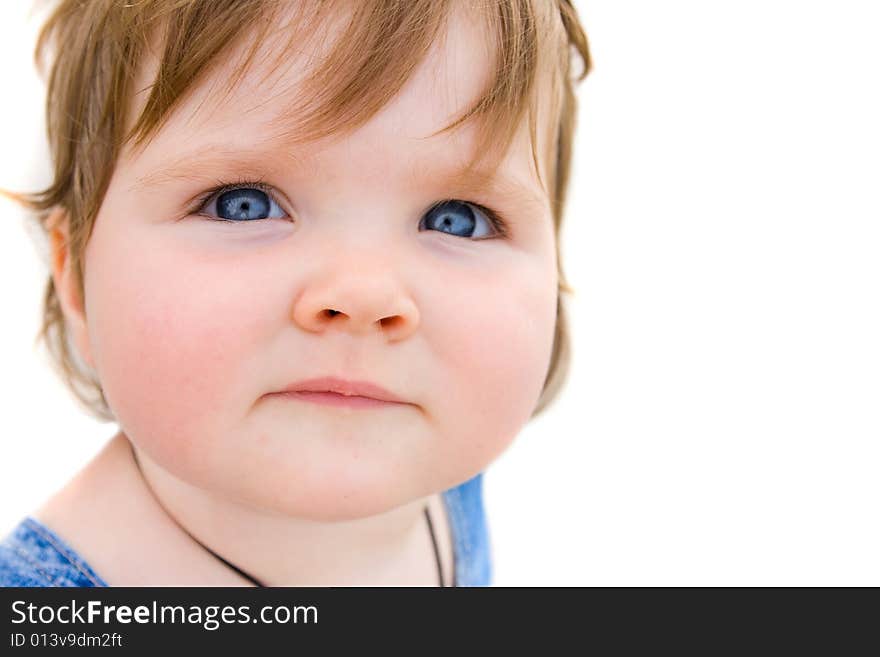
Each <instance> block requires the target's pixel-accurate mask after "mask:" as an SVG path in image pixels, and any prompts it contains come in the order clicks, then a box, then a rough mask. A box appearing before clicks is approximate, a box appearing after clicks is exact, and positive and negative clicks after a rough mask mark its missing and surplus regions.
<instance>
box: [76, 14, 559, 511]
mask: <svg viewBox="0 0 880 657" xmlns="http://www.w3.org/2000/svg"><path fill="white" fill-rule="evenodd" d="M451 24H452V29H451V32H450V34H449V35H448V38H447V41H446V43H445V44H443V43H442V42H438V43H437V44H435V46H434V49H433V50H432V52H431V54H430V56H429V58H428V59H427V61H426V63H425V65H424V66H423V67H422V68H420V69H419V70H418V72H417V74H416V75H415V77H414V78H413V79H412V80H411V82H410V83H409V84H408V85H407V86H406V87H405V88H404V90H403V92H402V93H401V94H400V96H398V97H397V98H396V99H394V100H393V101H392V102H391V104H389V105H388V106H386V107H385V108H384V109H383V110H382V112H381V113H380V114H379V115H377V116H375V117H374V118H373V119H372V120H371V121H370V122H369V123H368V124H367V125H365V126H364V127H363V128H361V129H360V130H359V131H357V132H356V133H354V134H353V135H352V136H351V137H349V138H345V139H342V140H335V141H334V140H325V141H323V142H321V143H313V144H309V145H308V146H307V147H302V146H298V147H295V148H292V147H289V146H285V145H284V144H282V143H280V142H277V141H271V140H267V139H266V136H267V130H266V128H265V127H264V126H263V124H264V123H266V122H267V121H269V120H270V119H274V118H276V117H277V116H278V115H279V114H280V113H282V112H283V109H284V108H283V99H282V95H279V94H280V92H281V91H283V90H288V89H289V88H291V85H295V84H296V82H297V80H298V79H299V78H300V76H301V74H302V70H303V69H302V68H301V67H302V66H304V65H305V63H304V62H297V61H296V60H293V59H291V60H290V61H291V67H290V68H289V70H286V71H283V72H279V73H278V74H276V76H275V77H273V78H272V80H273V82H272V83H266V82H260V81H259V76H252V77H251V78H249V79H247V80H245V81H244V82H243V83H242V84H241V85H240V86H239V88H238V89H237V91H236V92H235V94H234V95H233V96H232V97H230V99H229V101H228V102H227V103H225V104H220V103H219V102H218V101H217V100H216V99H217V98H219V95H218V93H217V91H216V89H212V83H211V82H209V83H208V84H206V85H204V86H202V87H200V88H199V90H198V93H196V95H195V96H194V97H191V98H190V99H189V100H188V102H187V103H185V105H183V106H182V107H180V108H179V109H178V110H177V111H176V113H175V115H174V116H173V117H172V119H171V121H170V123H168V124H167V125H166V126H165V127H163V129H162V130H161V132H160V133H159V135H158V137H157V139H156V140H155V141H154V142H152V143H150V144H149V146H148V147H147V148H146V150H144V151H143V152H142V153H138V154H137V156H136V157H135V156H132V154H131V153H130V152H128V151H126V152H125V153H124V154H123V158H122V159H121V161H120V162H119V164H118V166H117V168H116V170H115V173H114V176H113V179H112V181H111V184H110V187H109V189H108V191H107V194H106V197H105V200H104V202H103V205H102V207H101V210H100V213H99V215H98V218H97V221H96V224H95V228H94V232H93V234H92V237H91V239H90V241H89V244H88V247H87V249H86V254H85V294H86V308H85V309H86V317H87V325H86V326H87V343H86V344H85V345H82V346H81V348H82V349H84V351H85V353H86V354H87V355H86V358H87V360H88V361H89V362H91V363H92V365H93V367H94V368H95V370H96V371H97V373H98V375H99V377H100V380H101V382H102V384H103V387H104V391H105V395H106V397H107V400H108V403H109V404H110V406H111V407H112V409H113V410H114V411H115V413H116V416H117V418H118V420H119V424H120V427H121V428H122V429H123V430H124V431H125V432H126V434H127V435H128V436H129V438H130V439H131V440H132V441H133V442H134V443H135V444H136V445H138V447H139V448H141V449H142V450H144V452H145V453H146V454H148V455H149V456H150V457H151V458H152V459H153V460H154V461H156V462H157V463H158V464H159V465H161V466H162V467H164V468H165V469H166V470H168V471H169V472H171V473H172V474H174V475H176V476H178V477H179V478H181V479H183V480H185V481H187V482H189V483H191V484H194V485H196V486H198V487H200V488H203V489H205V490H209V491H213V492H215V493H217V494H220V495H223V496H228V497H230V498H234V499H237V500H239V501H241V502H244V503H246V504H248V505H251V506H255V507H259V508H264V509H272V510H275V511H280V512H283V513H288V514H292V515H298V516H300V517H310V518H314V519H321V518H323V519H331V518H337V519H341V518H354V517H359V516H364V515H369V514H373V513H378V512H381V511H384V510H388V509H390V508H393V507H395V506H397V505H399V504H403V503H405V502H408V501H410V500H412V499H415V498H417V497H420V496H425V495H428V494H431V493H433V492H436V491H439V490H443V489H446V488H448V487H450V486H453V485H456V484H458V483H460V482H462V481H464V480H465V479H467V478H469V477H471V476H473V475H475V474H477V473H478V472H480V471H482V470H483V469H484V468H485V467H486V466H487V465H488V464H489V463H490V462H491V461H492V460H493V459H494V458H496V457H497V456H498V455H499V454H500V453H501V452H502V451H503V450H504V449H505V448H506V447H507V446H508V445H509V444H510V442H511V441H512V440H513V438H514V437H515V435H516V434H517V433H518V431H519V430H520V429H521V428H522V426H523V425H524V423H525V422H526V421H527V420H528V418H529V417H530V415H531V412H532V410H533V408H534V407H535V404H536V402H537V400H538V397H539V395H540V392H541V388H542V384H543V381H544V377H545V375H546V373H547V370H548V366H549V362H550V354H551V347H552V341H553V331H554V325H555V316H556V298H557V292H556V291H557V273H556V272H557V268H556V256H555V242H554V239H555V238H554V229H553V221H552V215H551V212H550V207H549V203H548V202H547V200H546V196H545V195H544V193H543V191H542V190H541V187H540V184H539V183H538V181H537V178H536V177H535V176H534V172H533V171H532V169H531V167H530V160H531V154H530V150H529V142H528V138H527V128H526V127H525V126H524V130H523V132H522V133H521V135H520V137H519V138H518V140H517V142H516V143H515V144H514V147H513V148H512V150H511V151H510V153H509V156H508V157H507V159H506V160H505V161H504V163H503V164H502V166H501V168H500V169H499V176H500V177H504V178H508V179H512V180H514V181H517V182H518V183H520V184H521V185H522V186H523V187H524V188H525V189H526V190H527V191H525V192H523V193H522V194H519V195H516V194H511V193H510V192H506V191H505V192H492V191H491V190H487V191H486V192H485V193H480V194H474V193H472V192H468V195H467V196H463V195H462V194H460V193H459V191H458V190H457V189H456V187H454V186H450V185H447V184H445V183H444V182H443V181H442V176H443V174H444V173H450V172H453V171H455V169H456V167H460V166H461V165H463V164H465V163H466V162H467V161H468V159H469V156H470V155H471V145H472V143H473V142H472V140H473V138H474V136H475V133H474V132H473V130H472V128H471V127H469V126H468V127H466V128H464V129H462V130H460V131H459V132H456V133H452V134H449V133H447V134H444V135H441V136H437V137H434V138H432V139H422V138H423V137H426V136H427V135H428V134H430V133H432V132H433V131H435V130H437V129H439V128H441V127H443V126H445V125H447V124H448V123H449V121H450V120H451V119H452V118H453V117H454V116H456V115H457V113H458V112H460V111H461V110H462V109H464V108H465V107H466V106H468V105H469V104H470V103H471V101H472V100H474V99H475V98H476V97H477V94H478V92H479V90H480V88H481V86H482V85H483V84H484V83H485V81H486V80H487V79H488V75H489V60H488V44H487V40H486V37H485V36H484V35H483V33H482V31H481V29H480V28H478V27H477V26H476V25H474V24H473V23H469V22H468V21H467V19H464V18H461V17H454V18H453V20H452V23H451ZM153 66H154V62H150V63H149V65H147V66H145V69H144V71H143V72H142V77H141V80H140V81H139V83H138V85H137V87H136V88H138V89H144V88H145V87H146V86H147V85H148V84H149V83H150V82H152V79H153V77H152V76H153V71H154V68H153ZM228 73H229V71H228V70H226V69H223V70H220V71H219V72H218V73H217V75H218V76H223V75H224V74H226V75H228ZM261 73H262V71H261ZM220 79H222V78H220ZM213 80H214V78H212V82H213ZM146 95H147V94H146V93H141V94H139V95H138V96H137V97H136V101H135V102H136V106H135V111H136V112H139V111H140V108H141V106H142V105H143V103H144V102H145V99H146ZM542 118H543V117H539V120H540V119H542ZM539 125H541V124H540V123H539ZM211 145H213V146H216V147H219V148H222V149H223V150H224V151H226V152H227V153H228V154H230V156H229V157H228V158H227V159H226V160H225V161H223V160H222V158H217V157H212V156H209V155H205V156H203V157H202V159H201V160H196V161H193V162H191V163H190V164H189V165H187V166H186V177H185V178H179V177H178V178H174V177H171V178H168V177H165V178H163V174H164V173H165V172H166V171H167V169H168V168H170V167H172V166H174V165H175V163H176V162H178V161H179V160H181V159H182V158H188V157H198V156H197V155H194V154H196V153H198V152H199V151H200V150H202V149H205V148H208V147H209V146H211ZM539 146H540V148H541V149H543V148H544V147H545V144H544V143H539ZM539 152H544V151H543V150H541V151H539ZM542 165H543V163H542ZM260 175H262V176H263V178H264V180H263V183H264V185H265V187H263V188H260V187H255V185H254V184H253V183H247V182H245V183H243V184H241V185H240V186H239V187H238V189H237V190H235V191H227V192H226V193H225V194H224V195H223V196H222V199H221V197H220V196H219V195H216V194H215V195H213V196H210V197H208V198H207V199H205V201H204V202H203V203H200V202H199V199H200V198H203V195H204V194H205V193H207V192H208V191H209V190H210V189H211V188H213V187H215V186H216V185H217V182H218V181H223V182H233V181H238V180H240V179H242V180H245V181H256V180H257V178H258V176H260ZM544 175H545V176H546V172H544ZM529 194H531V195H533V196H535V197H537V200H536V201H534V202H533V201H529V200H527V196H528V195H529ZM446 199H454V200H455V201H456V203H453V204H451V205H450V206H448V208H447V211H446V212H445V213H443V212H438V211H436V210H435V211H433V212H431V208H432V206H434V205H435V204H436V203H437V202H439V201H442V200H446ZM220 200H222V201H223V202H222V203H221V202H220ZM470 203H473V204H479V205H481V206H485V207H488V208H492V209H494V210H495V211H496V212H497V213H498V214H499V215H500V216H501V217H503V218H504V220H505V221H506V230H507V233H508V234H507V236H503V235H500V234H499V232H498V229H497V228H496V227H495V226H494V225H493V222H492V220H491V219H490V217H489V215H487V214H486V213H483V212H482V211H481V210H479V207H478V206H476V205H469V204H470ZM208 217H214V218H215V219H216V218H224V219H227V220H228V221H226V222H221V221H212V219H210V218H208ZM493 235H497V236H493ZM328 310H335V311H338V312H337V313H336V314H332V313H328V312H327V311H328ZM324 376H335V377H340V378H344V379H351V380H366V381H370V382H373V383H376V384H378V385H381V386H383V387H384V388H387V389H388V390H390V391H391V392H393V393H395V394H396V395H397V396H398V397H400V398H402V399H403V400H405V401H406V402H408V403H406V404H389V405H384V406H377V407H369V408H353V407H341V406H328V405H322V404H318V403H314V402H312V401H307V400H303V399H289V398H284V397H280V396H278V395H272V394H271V393H275V392H277V391H279V390H281V389H283V388H285V387H286V386H287V385H288V384H290V383H293V382H297V381H301V380H304V379H312V378H315V377H324Z"/></svg>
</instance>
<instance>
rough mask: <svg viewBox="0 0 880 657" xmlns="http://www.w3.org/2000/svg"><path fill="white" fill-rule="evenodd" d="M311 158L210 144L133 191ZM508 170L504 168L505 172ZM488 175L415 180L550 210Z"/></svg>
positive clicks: (436, 173)
mask: <svg viewBox="0 0 880 657" xmlns="http://www.w3.org/2000/svg"><path fill="white" fill-rule="evenodd" d="M313 163H314V159H313V158H312V157H309V156H308V155H298V154H294V153H293V152H292V151H290V150H286V151H282V152H280V153H279V152H274V153H272V152H268V151H267V150H265V149H256V150H254V149H253V148H248V149H241V148H230V147H229V145H228V144H208V145H206V146H203V147H201V148H198V149H196V150H194V151H192V152H188V153H184V154H182V155H180V156H178V157H176V158H174V159H173V160H171V161H170V162H168V163H166V164H164V165H163V166H162V167H161V168H159V169H157V170H155V171H152V172H150V173H148V174H145V175H143V176H140V177H138V178H136V179H135V181H134V183H133V184H132V185H131V186H130V187H129V191H143V190H146V189H149V188H153V187H158V186H161V185H163V184H167V183H170V182H176V181H182V180H184V181H190V182H200V183H216V182H217V173H216V172H218V171H229V170H231V169H235V171H236V175H241V176H253V177H266V176H272V175H277V174H280V173H281V172H283V171H289V170H291V169H295V170H297V171H302V170H304V169H305V168H307V167H309V166H311V165H313ZM502 169H503V168H502ZM502 169H499V170H498V171H496V172H494V173H490V172H485V171H470V172H467V171H465V170H463V169H461V168H457V169H453V170H448V169H445V170H444V169H441V168H439V167H438V168H437V169H434V168H432V167H430V166H427V167H422V166H413V167H412V168H411V178H410V179H411V180H412V182H413V184H416V185H421V184H425V185H430V186H432V187H434V186H437V185H440V186H443V187H444V188H449V189H453V190H456V193H462V194H480V193H490V194H492V195H496V196H502V197H507V198H510V199H513V200H515V201H517V202H521V203H525V204H526V205H528V206H530V209H531V210H534V211H542V210H544V209H546V208H547V207H548V203H549V202H548V199H547V197H546V195H545V194H544V193H542V192H539V191H538V190H537V189H535V186H534V185H531V184H529V183H526V182H524V181H521V180H519V179H518V178H517V177H515V176H513V175H511V174H507V173H505V172H504V171H503V170H502Z"/></svg>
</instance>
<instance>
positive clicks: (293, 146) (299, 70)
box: [121, 2, 549, 178]
mask: <svg viewBox="0 0 880 657" xmlns="http://www.w3.org/2000/svg"><path fill="white" fill-rule="evenodd" d="M310 4H312V3H309V2H306V3H286V5H285V3H282V5H285V6H286V7H287V9H286V10H284V11H281V12H280V13H279V14H278V16H277V17H276V18H275V20H274V22H273V23H272V28H271V29H270V30H268V31H267V33H266V34H265V35H262V34H261V33H260V31H259V30H251V31H249V32H247V33H246V34H247V37H248V38H245V39H240V38H236V40H235V45H234V46H232V47H230V48H229V50H228V52H222V53H220V54H219V55H218V56H217V58H216V61H215V62H213V63H212V65H211V67H210V70H209V72H207V73H206V75H205V77H204V78H203V79H201V80H199V82H198V83H197V84H196V85H195V86H194V87H193V88H192V89H190V90H188V91H187V93H186V94H185V95H184V96H183V97H181V98H180V100H179V102H178V104H177V105H175V106H174V107H173V109H172V111H171V114H170V116H169V117H168V119H167V122H166V123H164V124H163V125H162V127H161V128H160V129H159V130H158V132H157V133H156V135H155V141H156V147H155V148H153V149H152V150H153V151H154V152H155V153H156V154H155V155H154V157H155V158H160V159H164V157H165V153H167V152H169V151H170V150H174V151H182V150H185V149H188V150H190V151H192V150H196V149H198V148H201V147H203V146H205V145H207V144H209V143H215V144H217V143H224V142H225V143H226V144H228V147H229V149H235V148H236V144H237V142H238V141H239V140H243V141H244V142H246V143H242V144H239V145H240V146H242V147H246V148H250V149H264V150H266V151H271V152H273V153H278V152H280V153H288V154H289V155H290V157H291V158H293V159H294V160H295V161H296V163H301V162H302V161H303V160H309V158H310V155H311V154H313V153H320V152H322V151H324V150H325V146H326V145H327V144H333V143H335V142H337V141H338V140H340V139H342V138H343V137H344V136H346V132H345V131H344V130H335V131H332V132H330V133H329V134H328V135H327V136H326V137H325V138H322V139H319V140H311V141H309V140H306V141H301V140H300V139H301V137H300V136H301V134H302V131H301V130H300V129H299V126H300V122H301V119H302V117H303V116H310V115H320V114H321V113H322V112H323V107H324V106H323V104H324V103H328V98H330V96H331V91H330V89H333V87H334V82H336V80H334V79H333V75H334V73H335V72H338V71H339V70H342V69H343V68H344V67H348V68H349V69H351V68H354V69H357V68H358V66H361V67H362V69H363V73H364V75H366V74H367V73H368V72H369V71H370V67H375V66H376V64H375V62H374V60H378V61H380V62H381V61H382V52H381V51H380V50H377V48H376V47H374V48H373V49H372V50H370V49H365V50H363V51H360V50H358V49H356V48H351V47H344V48H341V49H337V45H338V44H337V41H340V40H342V41H340V43H341V44H342V45H346V43H347V42H346V41H344V40H345V39H346V36H347V35H346V34H345V30H346V28H347V25H348V20H349V18H350V13H344V12H337V13H332V12H331V13H328V14H327V15H326V16H322V17H321V20H320V21H317V20H316V18H315V16H314V15H311V14H310V15H306V14H305V12H304V11H303V7H305V6H307V5H310ZM467 5H468V3H453V4H452V5H451V7H452V10H451V12H450V13H449V15H448V16H447V17H446V19H445V20H446V22H445V23H444V24H442V25H441V26H439V29H438V30H437V32H436V34H435V35H434V37H435V38H434V39H433V41H430V42H429V43H428V44H427V49H426V52H425V54H424V56H423V57H421V58H419V57H415V58H414V60H413V62H414V63H413V68H412V70H406V69H402V70H401V71H400V72H398V75H405V76H406V79H405V81H403V85H402V87H401V88H400V89H399V90H397V91H396V93H395V94H393V95H391V96H389V97H381V96H380V97H378V99H377V98H373V97H371V94H370V92H371V91H375V89H371V88H369V87H364V88H361V89H358V88H357V84H358V81H359V78H358V77H355V78H353V79H352V80H350V81H349V82H348V87H350V88H341V89H340V88H337V89H335V91H336V93H337V96H341V97H339V98H336V99H334V100H340V101H346V103H347V104H346V107H345V110H346V112H347V114H345V113H343V114H342V115H341V117H339V118H340V120H338V121H337V125H336V126H335V127H336V128H344V127H345V124H346V123H348V122H352V120H353V119H357V118H358V115H359V114H363V113H364V112H371V113H372V112H375V114H374V115H373V116H372V118H371V119H370V126H371V131H370V133H369V134H370V135H373V134H374V135H375V138H374V139H373V141H374V142H375V148H376V149H380V148H382V147H383V146H385V145H386V144H387V143H388V142H387V139H385V135H386V134H388V133H389V132H392V131H393V132H394V133H396V134H400V135H402V136H404V137H405V138H406V139H407V140H409V141H408V142H407V144H409V145H412V146H413V147H414V148H417V149H418V150H419V153H420V157H430V156H431V155H432V154H433V153H436V156H437V157H438V158H451V159H452V160H456V159H457V160H458V161H459V163H463V162H464V161H467V160H470V159H472V158H473V156H474V154H475V151H476V150H477V149H476V143H475V139H474V137H475V135H476V132H475V126H474V124H473V122H465V123H462V124H461V125H459V126H458V127H457V128H456V129H455V130H453V131H450V132H446V133H444V134H442V135H436V136H432V135H434V134H435V133H436V132H438V131H440V130H441V129H442V128H444V127H445V126H448V125H449V124H450V123H452V122H453V121H454V119H455V118H456V117H458V116H461V115H462V114H463V113H464V111H465V110H466V109H467V108H469V107H472V106H474V105H475V104H476V103H477V102H478V101H479V100H480V99H481V96H483V95H484V94H485V93H486V89H487V87H488V86H489V85H490V84H491V82H492V79H493V75H494V74H495V66H496V59H497V53H496V52H495V41H494V39H493V37H492V35H491V31H492V27H491V26H490V24H489V22H488V21H487V19H486V17H485V16H482V15H480V14H479V13H478V12H475V11H474V10H473V9H472V8H468V6H467ZM399 29H403V28H399ZM377 38H378V37H377ZM383 38H389V37H383ZM376 43H377V44H380V43H382V42H381V41H377V42H376ZM163 47H164V44H162V43H161V42H160V41H159V40H158V37H157V38H156V39H154V40H153V42H152V47H151V48H150V53H149V55H148V56H147V57H146V58H145V59H144V61H143V64H142V66H141V67H140V69H139V70H138V72H137V75H138V78H137V83H136V84H135V87H134V88H135V89H136V90H138V91H137V93H136V94H135V96H134V98H133V100H132V105H131V108H130V111H129V113H128V122H129V125H128V129H131V127H132V123H133V122H134V120H136V119H137V118H138V117H139V116H140V114H141V112H142V111H143V109H144V107H145V105H146V103H147V100H148V96H149V94H150V89H151V85H152V84H153V82H154V80H155V79H156V75H157V72H158V69H159V66H160V63H161V60H160V54H161V53H162V52H163ZM389 52H391V53H392V54H394V55H395V56H396V57H398V58H399V57H400V53H393V51H389ZM350 53H351V54H350ZM377 53H378V54H377ZM340 54H341V55H342V56H343V58H342V59H340ZM334 57H335V59H334ZM357 57H360V58H362V60H363V61H360V62H358V61H351V60H352V58H355V59H356V58H357ZM395 63H396V62H394V61H385V62H384V63H383V64H384V65H385V66H388V67H390V68H392V72H393V66H394V64H395ZM315 74H319V75H326V76H328V77H327V79H326V82H327V84H319V85H316V86H315V85H312V86H309V84H308V83H309V82H310V81H311V78H310V76H312V75H315ZM360 77H361V78H362V77H363V76H360ZM322 82H323V80H322ZM346 94H348V96H347V97H346ZM370 103H372V105H370ZM331 104H332V102H331ZM548 123H549V122H548ZM539 124H541V122H540V120H539ZM331 127H333V126H331ZM525 128H526V126H525V125H523V126H522V130H521V134H520V136H519V139H520V140H521V141H523V140H524V139H525V132H524V131H525ZM541 137H543V135H539V139H540V138H541ZM548 138H549V135H548ZM545 141H546V140H545ZM359 146H363V147H364V148H369V140H366V141H364V140H361V142H359ZM544 148H546V144H542V146H541V152H544ZM402 150H404V151H405V150H408V149H402ZM520 150H522V149H513V151H512V152H511V153H508V157H513V156H514V153H515V152H516V151H520ZM147 151H148V154H149V151H150V148H149V147H148V149H147ZM139 156H140V152H139V151H137V150H132V148H131V147H130V144H126V146H125V147H124V148H123V153H122V155H121V157H122V160H123V161H126V160H129V159H130V160H134V159H138V158H139ZM401 157H407V154H406V152H401ZM520 159H522V158H520ZM309 164H310V165H311V166H314V165H315V164H316V161H315V160H312V161H311V162H309ZM454 166H455V164H454V162H452V161H449V167H454ZM527 177H531V176H524V178H527Z"/></svg>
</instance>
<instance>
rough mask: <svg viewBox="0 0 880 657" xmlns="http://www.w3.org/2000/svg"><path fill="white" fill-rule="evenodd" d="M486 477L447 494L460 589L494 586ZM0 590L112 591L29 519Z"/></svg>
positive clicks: (3, 568)
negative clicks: (60, 588) (86, 588)
mask: <svg viewBox="0 0 880 657" xmlns="http://www.w3.org/2000/svg"><path fill="white" fill-rule="evenodd" d="M482 485H483V475H482V473H480V474H478V475H477V476H476V477H474V478H473V479H470V480H468V481H466V482H464V483H463V484H459V485H458V486H456V487H454V488H450V489H448V490H445V491H443V493H442V499H443V501H444V503H445V506H446V512H447V518H448V519H449V525H450V529H451V532H452V545H453V551H454V559H455V585H456V586H490V585H491V579H492V562H491V546H490V543H489V532H488V527H487V524H486V516H485V513H484V510H483V488H482ZM0 586H108V584H107V583H106V582H105V581H104V580H103V579H101V577H100V575H98V574H97V573H96V572H95V571H94V569H93V568H92V567H91V566H90V565H89V564H88V563H86V561H85V559H83V558H82V557H81V556H80V555H78V554H77V553H76V552H75V551H74V550H73V548H71V547H70V546H69V545H68V544H67V543H66V542H65V541H64V540H63V539H62V538H61V537H60V536H58V535H57V534H56V533H55V532H53V531H52V530H51V529H49V528H48V527H47V526H46V525H44V524H42V523H41V522H40V521H39V520H37V519H36V518H33V517H31V516H26V517H25V518H24V519H22V521H21V522H20V523H19V524H18V525H16V526H15V527H14V528H13V529H12V531H11V532H10V533H9V534H8V535H7V536H6V537H5V538H4V539H3V541H2V542H0Z"/></svg>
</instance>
